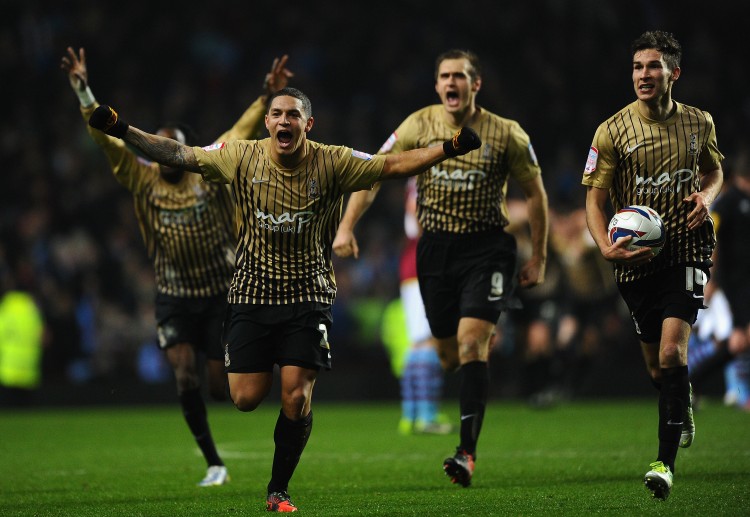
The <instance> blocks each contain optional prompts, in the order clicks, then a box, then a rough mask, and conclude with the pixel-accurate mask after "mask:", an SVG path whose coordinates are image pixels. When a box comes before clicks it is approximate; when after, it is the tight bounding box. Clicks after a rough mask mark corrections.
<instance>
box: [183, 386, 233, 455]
mask: <svg viewBox="0 0 750 517" xmlns="http://www.w3.org/2000/svg"><path fill="white" fill-rule="evenodd" d="M180 406H182V414H183V415H184V416H185V421H186V422H187V425H188V427H189V428H190V431H191V432H192V433H193V438H195V442H196V443H197V444H198V447H200V450H201V452H202V453H203V457H204V458H206V463H208V465H209V466H211V465H224V462H223V461H221V458H220V457H219V453H218V452H217V451H216V445H214V439H213V438H212V437H211V430H210V429H209V427H208V417H207V415H206V404H205V402H203V397H202V396H201V391H200V389H199V388H197V389H193V390H188V391H184V392H183V393H182V394H181V395H180Z"/></svg>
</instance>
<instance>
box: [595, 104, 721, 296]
mask: <svg viewBox="0 0 750 517" xmlns="http://www.w3.org/2000/svg"><path fill="white" fill-rule="evenodd" d="M723 158H724V156H723V155H722V154H721V152H720V151H719V149H718V147H717V143H716V130H715V128H714V122H713V118H712V117H711V115H710V114H709V113H707V112H705V111H702V110H699V109H697V108H693V107H691V106H686V105H684V104H681V103H676V110H675V113H674V114H673V115H672V116H671V117H669V118H668V119H667V120H665V121H662V122H659V121H654V120H650V119H648V118H646V117H645V116H643V115H642V114H641V113H640V111H639V109H638V101H635V102H633V103H631V104H629V105H628V106H626V107H625V108H623V109H622V110H620V111H618V112H617V113H616V114H615V115H613V116H612V117H610V118H608V119H607V120H606V121H604V122H603V123H602V124H601V125H600V126H599V127H598V129H597V130H596V134H595V135H594V141H593V143H592V144H591V148H590V150H589V156H588V160H587V162H586V167H585V169H584V173H583V180H582V183H583V184H584V185H586V186H590V187H597V188H602V189H609V193H610V200H611V202H612V206H613V208H614V209H615V211H617V210H620V209H621V208H623V207H625V206H628V205H645V206H649V207H651V208H653V209H654V210H656V211H657V212H659V214H660V215H661V216H662V218H663V220H664V226H665V228H666V232H667V235H666V237H667V240H666V244H665V246H664V248H663V249H662V251H661V253H660V254H659V255H657V256H656V258H655V259H653V260H652V261H651V262H649V263H648V264H645V265H643V266H638V267H632V266H629V267H624V266H620V265H615V277H616V279H617V280H618V281H619V282H628V281H631V280H635V279H638V278H643V277H645V276H648V275H651V274H653V273H655V272H657V271H659V270H661V269H663V268H665V267H668V266H672V265H676V264H693V265H700V264H707V263H708V260H709V259H710V256H711V252H712V251H713V248H714V246H715V244H716V238H715V235H714V226H713V221H712V220H711V219H710V218H709V219H707V221H706V223H705V224H703V225H702V226H700V227H699V228H697V229H695V230H693V231H690V230H688V229H687V216H688V213H690V211H691V210H692V206H690V205H688V204H687V203H685V202H684V201H683V199H684V198H685V197H687V196H688V195H690V194H691V193H692V192H695V191H698V190H700V175H701V172H710V171H713V170H715V169H716V168H718V167H719V166H720V163H721V160H722V159H723Z"/></svg>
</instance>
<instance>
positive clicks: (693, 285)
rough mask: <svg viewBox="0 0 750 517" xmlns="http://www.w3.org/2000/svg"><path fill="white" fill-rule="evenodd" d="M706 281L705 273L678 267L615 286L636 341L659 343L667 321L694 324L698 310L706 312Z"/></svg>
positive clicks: (707, 274) (704, 271)
mask: <svg viewBox="0 0 750 517" xmlns="http://www.w3.org/2000/svg"><path fill="white" fill-rule="evenodd" d="M708 278H709V273H708V271H707V270H704V269H702V268H698V267H694V266H686V265H685V264H681V265H677V266H671V267H669V268H667V269H664V270H661V271H659V272H658V273H655V274H653V275H649V276H647V277H645V278H640V279H638V280H633V281H631V282H622V283H619V282H618V284H617V287H618V289H619V290H620V294H622V298H623V299H624V300H625V303H626V304H627V306H628V309H630V314H631V316H632V318H633V323H634V324H635V331H636V333H637V334H638V338H639V339H640V340H641V341H642V342H644V343H658V342H659V341H660V340H661V328H662V322H663V321H664V320H665V319H666V318H678V319H681V320H683V321H686V322H687V323H689V324H690V325H692V324H693V323H695V319H696V318H697V317H698V310H700V309H703V308H705V305H704V304H703V302H704V299H703V289H704V287H705V286H706V282H708Z"/></svg>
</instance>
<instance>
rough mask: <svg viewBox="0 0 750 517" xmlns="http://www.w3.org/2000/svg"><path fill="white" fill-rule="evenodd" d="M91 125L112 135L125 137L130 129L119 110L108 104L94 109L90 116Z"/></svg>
mask: <svg viewBox="0 0 750 517" xmlns="http://www.w3.org/2000/svg"><path fill="white" fill-rule="evenodd" d="M89 126H91V127H93V128H94V129H98V130H99V131H102V132H104V133H106V134H108V135H110V136H114V137H116V138H124V137H125V133H127V131H128V127H129V125H128V123H127V122H125V121H124V120H122V119H121V118H120V117H119V116H118V115H117V112H116V111H115V110H114V109H112V108H111V107H109V106H107V105H106V104H102V105H101V106H99V107H98V108H96V109H95V110H94V112H93V113H92V114H91V116H90V117H89Z"/></svg>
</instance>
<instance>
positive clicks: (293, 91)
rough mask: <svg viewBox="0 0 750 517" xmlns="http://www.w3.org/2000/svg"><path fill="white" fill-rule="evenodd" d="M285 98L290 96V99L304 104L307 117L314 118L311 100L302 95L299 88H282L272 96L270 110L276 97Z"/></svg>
mask: <svg viewBox="0 0 750 517" xmlns="http://www.w3.org/2000/svg"><path fill="white" fill-rule="evenodd" d="M283 96H289V97H294V98H295V99H298V100H299V101H300V102H302V111H304V112H305V115H307V118H310V117H312V103H311V102H310V99H309V98H308V96H307V95H305V94H304V93H302V91H301V90H298V89H297V88H292V87H286V88H282V89H281V90H279V91H277V92H276V93H273V94H271V96H270V97H269V98H268V109H271V103H272V102H273V100H274V99H275V98H276V97H283Z"/></svg>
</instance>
